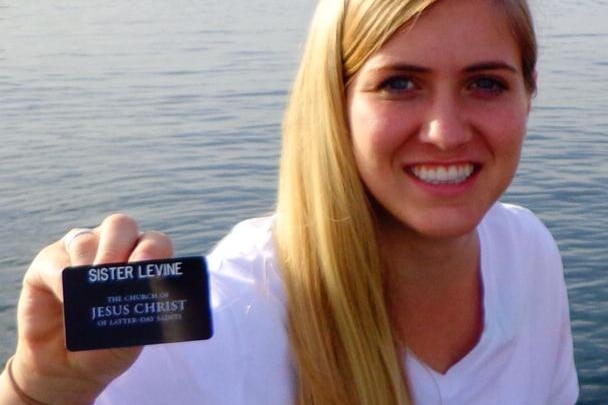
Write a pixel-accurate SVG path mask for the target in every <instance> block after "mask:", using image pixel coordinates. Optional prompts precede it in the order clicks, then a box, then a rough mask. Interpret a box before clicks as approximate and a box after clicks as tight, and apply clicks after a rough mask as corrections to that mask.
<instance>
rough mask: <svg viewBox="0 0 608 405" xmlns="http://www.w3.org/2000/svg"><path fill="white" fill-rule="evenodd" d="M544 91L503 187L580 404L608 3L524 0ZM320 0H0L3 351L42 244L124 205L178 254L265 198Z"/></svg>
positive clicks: (596, 215) (587, 348) (601, 142)
mask: <svg viewBox="0 0 608 405" xmlns="http://www.w3.org/2000/svg"><path fill="white" fill-rule="evenodd" d="M532 1H533V8H534V11H535V14H536V17H537V20H538V31H539V37H540V42H541V59H540V64H539V81H540V86H539V87H540V90H539V94H538V95H537V97H536V99H535V102H534V110H533V113H532V117H531V122H530V130H529V136H528V139H527V144H526V149H525V152H524V155H523V158H522V159H523V160H522V165H521V169H520V172H519V174H518V177H517V178H516V180H515V181H514V183H513V185H512V187H511V188H510V190H509V192H508V193H507V195H506V196H505V198H504V199H505V200H507V201H513V202H517V203H520V204H524V205H526V206H528V207H530V208H531V209H533V210H534V211H535V212H536V213H537V214H538V215H539V216H540V217H541V218H542V219H543V220H544V221H545V222H546V224H547V225H548V226H549V228H550V229H551V230H552V232H553V234H554V236H555V237H556V239H557V240H558V243H559V245H560V249H561V251H562V254H563V257H564V264H565V271H566V280H567V283H568V288H569V294H570V300H571V306H572V311H571V312H572V324H573V329H574V338H575V352H576V353H575V354H576V360H577V367H578V369H579V374H580V379H581V388H582V395H581V400H580V404H606V403H608V275H607V270H608V265H607V263H608V248H607V244H606V240H607V239H608V202H607V201H608V193H607V192H606V187H607V186H608V163H607V162H608V134H607V132H608V118H607V116H608V28H607V27H608V24H607V23H606V21H608V2H607V1H606V0H569V1H567V2H564V1H560V0H532ZM313 3H314V0H290V1H283V0H251V1H243V0H222V1H216V0H213V1H212V0H199V1H196V2H195V1H189V0H174V1H171V2H164V1H156V0H153V1H141V0H139V1H137V0H135V1H129V2H123V1H117V0H107V1H104V2H79V1H76V0H58V1H53V2H39V1H34V0H0V137H1V140H2V147H1V148H0V219H2V228H1V230H0V265H1V269H0V328H1V329H0V330H1V331H2V332H1V333H0V359H3V358H5V357H7V356H8V355H9V353H11V352H12V350H13V349H14V344H15V321H14V318H15V304H16V300H17V295H18V290H19V284H20V280H21V277H22V275H23V272H24V271H25V269H26V268H27V265H28V263H29V262H30V261H31V259H32V258H33V256H34V255H35V254H36V252H37V251H38V250H39V249H40V248H41V247H42V246H43V245H45V244H47V243H49V242H50V241H52V240H55V239H57V238H59V237H60V236H61V235H62V234H63V233H64V232H65V231H66V230H67V229H69V228H70V227H74V226H82V225H93V224H96V223H98V222H99V221H100V220H101V219H102V218H103V217H104V216H105V215H106V214H107V213H110V212H114V211H123V212H127V213H129V214H131V215H133V216H135V217H136V218H138V219H139V221H140V222H141V225H142V227H143V228H146V229H150V228H154V229H161V230H163V231H165V232H167V233H169V234H170V235H171V236H172V237H173V240H174V243H175V247H176V253H177V254H195V253H201V252H205V251H207V250H208V249H209V248H210V247H212V246H213V244H214V243H215V242H216V241H217V240H218V239H219V238H220V237H221V236H222V235H223V234H225V233H226V232H227V230H228V229H229V228H230V227H231V226H232V225H233V224H234V223H236V222H237V221H239V220H241V219H244V218H247V217H250V216H254V215H259V214H261V213H265V212H268V211H271V210H272V209H273V204H274V192H275V182H276V171H277V161H278V145H279V133H280V120H281V114H282V109H283V107H284V104H285V100H286V94H287V91H288V89H289V85H290V81H291V79H292V77H293V74H294V71H295V67H296V63H297V60H298V57H299V52H300V47H301V42H302V40H303V37H304V34H305V29H306V26H307V24H308V19H309V17H310V14H311V11H312V8H313V6H314V4H313Z"/></svg>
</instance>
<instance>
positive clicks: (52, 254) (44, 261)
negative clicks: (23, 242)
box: [23, 240, 71, 301]
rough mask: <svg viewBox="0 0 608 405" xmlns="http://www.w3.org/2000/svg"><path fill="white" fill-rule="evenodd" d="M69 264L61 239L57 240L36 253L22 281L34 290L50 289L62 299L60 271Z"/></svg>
mask: <svg viewBox="0 0 608 405" xmlns="http://www.w3.org/2000/svg"><path fill="white" fill-rule="evenodd" d="M70 265H71V263H70V258H69V256H68V255H67V254H66V251H65V249H64V246H63V241H62V240H58V241H57V242H55V243H53V244H51V245H49V246H46V247H45V248H44V249H42V250H41V251H40V253H38V255H37V256H36V257H35V258H34V260H33V261H32V264H31V265H30V267H29V269H28V271H27V272H26V273H25V277H24V279H23V282H24V284H25V285H28V286H30V287H33V288H34V289H35V290H42V291H45V290H46V291H50V292H51V293H52V294H53V295H54V296H55V297H57V299H59V300H60V301H63V289H62V286H61V271H62V270H63V269H64V268H66V267H68V266H70Z"/></svg>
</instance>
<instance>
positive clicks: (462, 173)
mask: <svg viewBox="0 0 608 405" xmlns="http://www.w3.org/2000/svg"><path fill="white" fill-rule="evenodd" d="M473 171H474V167H473V165H472V164H460V165H450V166H426V165H422V166H415V167H414V168H412V173H414V175H415V176H416V177H417V178H419V179H420V180H422V181H424V182H426V183H430V184H458V183H462V182H463V181H465V180H466V179H467V178H468V177H469V176H470V175H471V174H473Z"/></svg>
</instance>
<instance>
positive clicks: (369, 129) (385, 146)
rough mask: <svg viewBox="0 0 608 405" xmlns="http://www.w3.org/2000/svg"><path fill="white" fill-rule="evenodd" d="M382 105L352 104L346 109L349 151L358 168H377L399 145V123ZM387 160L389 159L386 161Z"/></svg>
mask: <svg viewBox="0 0 608 405" xmlns="http://www.w3.org/2000/svg"><path fill="white" fill-rule="evenodd" d="M396 118H397V117H395V114H394V113H393V112H392V111H391V110H390V109H388V108H386V107H383V106H382V105H377V104H376V105H374V104H372V103H364V102H358V101H357V100H354V101H353V102H352V103H351V105H350V108H349V124H350V132H351V139H352V143H353V149H354V153H355V156H356V158H357V162H358V163H359V164H361V163H365V164H368V165H369V164H374V165H380V164H381V163H383V162H384V163H386V162H387V161H388V160H387V159H389V158H388V157H389V156H390V155H392V154H393V153H395V151H396V150H397V149H398V147H399V145H400V144H401V142H402V137H401V134H403V133H404V129H403V128H402V126H403V120H402V119H396ZM389 160H390V159H389Z"/></svg>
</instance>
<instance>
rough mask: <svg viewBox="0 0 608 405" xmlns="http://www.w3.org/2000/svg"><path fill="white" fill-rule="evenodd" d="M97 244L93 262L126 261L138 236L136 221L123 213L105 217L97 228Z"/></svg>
mask: <svg viewBox="0 0 608 405" xmlns="http://www.w3.org/2000/svg"><path fill="white" fill-rule="evenodd" d="M97 231H98V232H99V246H98V248H97V254H96V255H95V260H94V263H95V264H100V263H113V262H124V261H126V260H127V259H128V258H129V256H130V254H131V252H132V251H133V248H135V245H136V244H137V241H138V238H139V229H138V227H137V223H136V222H135V221H134V220H133V219H131V218H130V217H128V216H126V215H123V214H114V215H111V216H109V217H107V218H106V219H105V220H104V221H103V222H102V223H101V225H100V226H99V228H98V229H97Z"/></svg>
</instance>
